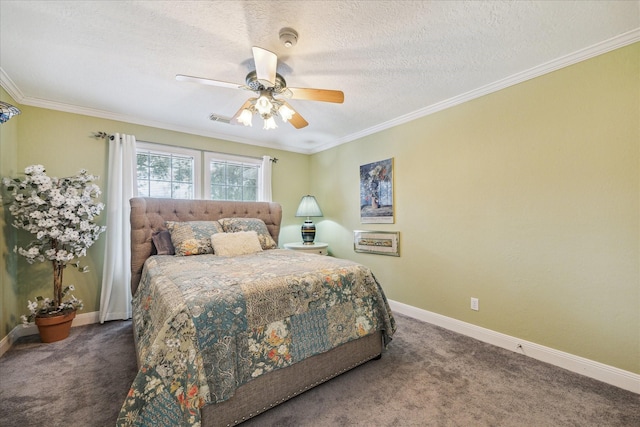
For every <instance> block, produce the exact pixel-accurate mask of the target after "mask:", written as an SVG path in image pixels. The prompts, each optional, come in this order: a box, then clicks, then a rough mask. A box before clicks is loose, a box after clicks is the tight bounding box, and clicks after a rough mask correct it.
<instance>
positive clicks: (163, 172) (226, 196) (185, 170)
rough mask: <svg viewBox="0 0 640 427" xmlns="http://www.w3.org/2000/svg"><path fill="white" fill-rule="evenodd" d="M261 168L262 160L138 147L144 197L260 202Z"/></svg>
mask: <svg viewBox="0 0 640 427" xmlns="http://www.w3.org/2000/svg"><path fill="white" fill-rule="evenodd" d="M203 163H204V168H201V165H202V164H203ZM261 168H262V160H261V159H257V158H252V157H244V156H232V155H228V154H220V153H213V152H208V151H204V152H202V151H198V150H191V149H187V148H180V147H172V146H166V145H160V144H153V143H148V142H138V144H137V178H138V196H141V197H166V198H174V199H200V198H205V199H212V200H237V201H257V200H259V199H260V196H259V195H260V187H261V185H262V182H261V180H262V173H261V172H262V171H261ZM201 169H202V171H201ZM268 185H270V184H268Z"/></svg>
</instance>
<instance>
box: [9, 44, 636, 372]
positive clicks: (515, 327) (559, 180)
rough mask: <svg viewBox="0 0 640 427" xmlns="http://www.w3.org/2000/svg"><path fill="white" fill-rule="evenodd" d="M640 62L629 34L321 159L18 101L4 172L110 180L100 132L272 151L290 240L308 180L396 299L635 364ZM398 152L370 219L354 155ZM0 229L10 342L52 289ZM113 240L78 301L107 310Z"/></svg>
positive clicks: (331, 219) (344, 245) (333, 234)
mask: <svg viewBox="0 0 640 427" xmlns="http://www.w3.org/2000/svg"><path fill="white" fill-rule="evenodd" d="M639 76H640V44H635V45H632V46H628V47H625V48H622V49H619V50H616V51H614V52H611V53H608V54H605V55H601V56H598V57H596V58H593V59H590V60H588V61H584V62H581V63H579V64H576V65H573V66H570V67H567V68H564V69H561V70H559V71H556V72H553V73H551V74H548V75H545V76H542V77H539V78H536V79H534V80H530V81H527V82H525V83H521V84H518V85H516V86H513V87H510V88H507V89H504V90H502V91H499V92H496V93H493V94H491V95H487V96H484V97H481V98H478V99H475V100H473V101H470V102H467V103H465V104H462V105H459V106H456V107H453V108H450V109H447V110H444V111H441V112H439V113H436V114H432V115H430V116H427V117H424V118H421V119H418V120H415V121H412V122H410V123H407V124H404V125H401V126H397V127H394V128H391V129H388V130H385V131H382V132H379V133H377V134H374V135H371V136H368V137H365V138H362V139H359V140H357V141H353V142H351V143H348V144H344V145H341V146H338V147H335V148H333V149H330V150H327V151H323V152H321V153H317V154H314V155H311V156H306V155H301V154H295V153H289V152H282V151H277V150H268V149H265V148H261V147H254V146H250V145H245V144H237V143H233V142H228V141H220V140H215V139H211V138H205V137H199V136H194V135H189V134H182V133H177V132H171V131H165V130H160V129H154V128H149V127H145V126H139V125H133V124H128V123H121V122H115V121H110V120H104V119H98V118H93V117H87V116H82V115H77V114H70V113H63V112H57V111H52V110H45V109H40V108H34V107H29V106H20V107H21V108H22V110H23V114H22V115H20V116H18V117H16V118H14V119H12V120H11V121H10V122H8V123H7V124H4V125H2V126H0V132H1V133H0V137H2V141H1V145H0V156H1V160H0V168H2V169H1V170H0V172H2V176H6V175H7V174H10V175H13V174H14V173H15V171H21V170H23V169H24V167H25V166H27V165H29V164H34V163H41V164H44V165H45V166H46V168H47V170H48V171H49V172H50V173H52V174H54V175H58V176H62V175H69V174H72V173H75V172H76V171H77V170H78V169H80V168H86V169H88V170H89V171H90V172H91V173H94V174H97V175H100V176H101V177H102V179H101V181H100V182H99V184H100V185H101V187H102V189H103V192H104V193H105V194H106V185H105V182H106V178H107V177H106V175H107V174H106V171H107V144H106V142H105V141H103V140H95V139H93V138H91V137H90V135H91V134H92V132H95V131H105V132H108V133H115V132H121V133H130V134H134V135H136V137H137V138H138V139H139V140H144V141H151V142H158V143H166V144H172V145H181V146H186V147H193V148H198V149H209V150H213V151H220V152H228V153H233V154H246V155H252V156H262V155H264V154H268V155H271V156H275V157H278V158H279V159H280V161H279V162H278V163H277V164H276V165H275V166H274V172H273V189H274V200H277V201H279V202H281V203H282V205H283V208H284V222H283V229H282V233H281V235H280V242H281V243H285V242H292V241H297V240H299V224H300V221H299V218H295V217H294V216H293V215H294V213H295V209H296V207H297V204H298V202H299V200H300V197H301V195H303V194H306V193H309V192H310V193H311V194H314V195H315V196H316V197H317V199H318V201H319V203H320V205H321V207H322V210H323V212H324V214H325V216H324V217H323V218H317V219H316V221H315V222H316V224H317V228H318V236H317V239H318V240H320V241H326V242H328V243H329V244H330V251H331V252H332V253H333V254H334V255H336V256H339V257H343V258H350V259H353V260H356V261H359V262H362V263H363V264H366V265H368V266H370V267H371V268H372V269H373V271H374V273H375V274H376V276H377V277H378V279H379V280H380V282H381V283H382V284H383V287H384V289H385V291H386V292H387V296H388V297H389V298H390V299H393V300H396V301H399V302H402V303H406V304H409V305H411V306H414V307H418V308H421V309H424V310H428V311H431V312H434V313H439V314H442V315H445V316H448V317H451V318H454V319H459V320H462V321H465V322H469V323H472V324H474V325H478V326H481V327H485V328H488V329H491V330H495V331H498V332H501V333H505V334H508V335H511V336H514V337H518V338H520V339H525V340H528V341H531V342H535V343H538V344H541V345H544V346H548V347H551V348H555V349H558V350H561V351H565V352H568V353H571V354H574V355H578V356H582V357H585V358H587V359H591V360H594V361H598V362H601V363H604V364H607V365H611V366H614V367H617V368H620V369H624V370H627V371H630V372H634V373H640V272H639V268H640V267H639V266H640V249H639V242H640V224H639V223H640V214H639V212H640V203H639V198H640V154H639V145H640V106H639V105H638V104H639V99H640V81H639ZM0 94H1V95H2V97H3V98H2V99H3V100H5V99H7V100H8V101H9V102H12V100H11V99H10V98H8V95H7V94H6V92H4V91H2V92H0ZM389 157H393V158H394V168H395V170H394V174H395V187H394V191H395V212H396V221H395V223H394V224H387V225H384V224H361V223H360V222H359V214H358V213H359V207H358V198H359V197H358V193H359V187H358V171H359V166H360V165H362V164H365V163H370V162H373V161H376V160H381V159H385V158H389ZM3 219H5V217H4V216H3V218H0V221H2V220H3ZM103 221H104V218H103ZM354 229H372V230H394V231H400V233H401V243H400V246H401V247H400V250H401V256H400V257H398V258H396V257H388V256H381V255H370V254H360V253H355V252H353V243H352V233H353V230H354ZM1 230H2V233H3V235H2V239H0V240H1V241H0V251H1V253H2V263H3V267H4V268H3V273H2V275H1V276H0V279H1V280H2V281H1V282H0V285H1V286H2V304H0V307H1V310H2V311H1V313H0V328H1V330H0V339H1V338H2V337H4V336H6V335H7V333H8V332H9V331H10V330H11V329H12V328H13V327H14V326H15V325H17V324H18V318H19V316H20V314H23V313H24V307H25V301H26V298H28V297H33V296H34V295H37V294H39V293H42V292H49V288H50V272H49V269H48V268H44V267H45V266H44V265H28V264H26V263H24V261H22V260H21V259H18V260H16V258H15V255H14V254H13V253H12V252H11V251H10V250H8V249H7V248H12V246H13V242H14V241H15V232H13V231H12V230H11V229H9V228H7V227H6V224H2V228H1ZM103 245H104V238H101V239H100V240H99V242H98V243H97V244H96V245H95V246H94V248H92V249H91V250H90V252H89V256H88V258H87V261H88V262H89V265H90V266H91V267H92V270H91V273H89V274H84V275H82V274H73V273H71V272H67V273H66V276H65V283H75V284H76V289H78V292H76V294H77V295H78V296H79V297H80V298H82V299H84V301H85V303H86V308H85V312H92V311H96V310H98V301H99V298H100V278H101V275H102V266H101V261H100V260H101V259H102V257H103V252H104V246H103ZM471 297H476V298H479V300H480V311H477V312H476V311H471V310H470V308H469V302H470V298H471Z"/></svg>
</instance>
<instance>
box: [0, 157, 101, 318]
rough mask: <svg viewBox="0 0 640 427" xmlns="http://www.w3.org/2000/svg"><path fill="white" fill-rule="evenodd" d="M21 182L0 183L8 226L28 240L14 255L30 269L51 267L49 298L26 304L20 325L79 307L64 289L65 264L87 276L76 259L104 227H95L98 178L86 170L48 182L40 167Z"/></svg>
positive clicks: (28, 170)
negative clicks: (26, 235)
mask: <svg viewBox="0 0 640 427" xmlns="http://www.w3.org/2000/svg"><path fill="white" fill-rule="evenodd" d="M24 173H25V177H24V179H19V178H4V179H3V184H4V185H5V187H7V190H8V191H9V192H10V195H11V199H12V200H11V203H10V204H9V212H10V213H11V215H13V217H14V220H13V224H12V225H13V226H14V227H16V228H18V229H22V230H26V231H28V232H29V233H31V235H32V237H33V240H31V241H30V242H29V243H28V244H27V245H26V246H21V247H18V246H16V247H15V248H14V252H17V253H18V254H20V255H22V256H23V257H25V258H26V260H27V262H28V263H29V264H33V263H34V262H45V261H49V262H51V265H52V267H53V298H43V297H41V296H39V297H37V298H36V300H35V301H33V302H32V301H29V303H28V305H27V307H28V308H29V312H30V314H29V315H28V316H22V320H23V322H25V323H28V322H30V321H33V320H34V319H35V318H36V317H41V316H54V315H57V314H62V313H65V312H69V311H72V310H76V309H81V308H82V301H80V300H78V299H77V298H75V297H74V296H73V295H70V296H69V298H68V299H65V297H66V295H67V294H68V293H69V292H70V291H73V286H67V287H65V288H63V286H62V277H63V272H64V269H65V267H66V266H67V265H68V264H71V265H74V266H75V267H77V268H78V269H79V270H80V271H82V272H86V271H88V270H87V267H81V266H80V263H79V261H78V260H77V258H80V257H83V256H85V255H86V254H87V249H88V248H89V247H90V246H91V245H93V244H94V243H95V242H96V241H97V240H98V237H99V236H100V234H101V233H102V232H104V231H105V229H106V227H104V226H100V225H97V224H96V219H97V216H98V215H99V214H100V212H101V211H102V210H103V209H104V204H103V203H101V202H98V201H97V199H98V197H99V196H100V188H99V187H98V186H97V185H96V184H93V183H92V182H93V181H94V180H96V179H97V177H96V176H94V175H90V174H89V173H87V171H86V170H84V169H82V170H80V171H79V172H78V173H77V174H76V175H74V176H71V177H67V178H55V177H49V176H48V175H47V174H46V171H45V169H44V167H43V166H42V165H32V166H28V167H27V168H25V170H24Z"/></svg>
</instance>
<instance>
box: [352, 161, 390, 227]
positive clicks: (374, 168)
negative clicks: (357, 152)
mask: <svg viewBox="0 0 640 427" xmlns="http://www.w3.org/2000/svg"><path fill="white" fill-rule="evenodd" d="M360 222H361V223H363V224H393V222H394V216H393V158H390V159H386V160H380V161H378V162H373V163H369V164H366V165H362V166H360Z"/></svg>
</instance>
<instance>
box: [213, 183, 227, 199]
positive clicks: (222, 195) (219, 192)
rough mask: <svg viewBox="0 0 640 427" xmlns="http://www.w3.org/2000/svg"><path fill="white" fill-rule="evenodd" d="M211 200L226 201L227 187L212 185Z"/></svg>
mask: <svg viewBox="0 0 640 427" xmlns="http://www.w3.org/2000/svg"><path fill="white" fill-rule="evenodd" d="M211 200H227V187H226V186H225V185H212V186H211Z"/></svg>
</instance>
